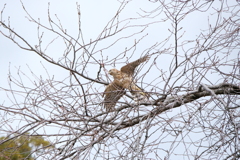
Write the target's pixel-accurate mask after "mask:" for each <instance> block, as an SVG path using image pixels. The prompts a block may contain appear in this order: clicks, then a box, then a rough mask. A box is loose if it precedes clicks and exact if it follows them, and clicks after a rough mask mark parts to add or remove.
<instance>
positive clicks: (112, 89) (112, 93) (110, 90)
mask: <svg viewBox="0 0 240 160" xmlns="http://www.w3.org/2000/svg"><path fill="white" fill-rule="evenodd" d="M124 94H125V89H124V88H123V87H121V86H118V85H116V84H115V83H114V82H112V83H110V84H109V85H108V86H107V87H106V89H105V91H104V93H103V96H104V102H103V104H104V107H105V109H106V110H107V111H108V112H109V111H113V110H114V107H115V105H116V103H117V101H118V100H119V99H120V98H121V97H122V96H123V95H124Z"/></svg>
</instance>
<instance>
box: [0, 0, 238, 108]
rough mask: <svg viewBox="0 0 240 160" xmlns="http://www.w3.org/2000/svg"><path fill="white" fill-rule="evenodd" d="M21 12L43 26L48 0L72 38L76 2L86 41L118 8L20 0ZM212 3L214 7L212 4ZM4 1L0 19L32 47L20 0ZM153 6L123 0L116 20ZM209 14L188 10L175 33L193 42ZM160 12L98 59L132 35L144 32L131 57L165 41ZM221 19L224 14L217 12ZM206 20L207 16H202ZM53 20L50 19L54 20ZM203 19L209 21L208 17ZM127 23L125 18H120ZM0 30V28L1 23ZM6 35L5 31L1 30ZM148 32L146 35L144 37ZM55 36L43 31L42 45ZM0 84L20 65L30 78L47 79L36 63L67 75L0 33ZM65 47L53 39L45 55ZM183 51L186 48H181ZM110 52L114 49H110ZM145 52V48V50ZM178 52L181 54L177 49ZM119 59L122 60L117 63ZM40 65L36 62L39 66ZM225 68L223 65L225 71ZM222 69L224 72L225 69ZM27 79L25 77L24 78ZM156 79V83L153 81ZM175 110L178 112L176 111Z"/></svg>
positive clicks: (92, 2) (109, 3) (110, 0)
mask: <svg viewBox="0 0 240 160" xmlns="http://www.w3.org/2000/svg"><path fill="white" fill-rule="evenodd" d="M22 2H23V4H24V6H25V8H26V10H27V11H28V13H29V14H30V15H31V16H32V17H34V18H35V19H38V18H40V21H41V22H43V23H44V24H46V25H48V21H47V20H48V17H47V16H48V3H49V2H50V14H51V16H52V18H54V15H55V14H56V15H57V16H58V18H59V19H60V20H61V22H62V25H63V27H64V28H66V29H67V32H68V33H69V34H70V35H72V36H73V37H74V36H76V34H77V32H78V20H77V9H76V8H77V7H76V2H77V3H78V4H79V5H80V9H81V17H82V19H81V22H82V30H83V36H84V40H85V42H89V41H90V39H95V38H96V37H98V35H99V34H100V32H101V30H102V29H103V27H104V26H105V25H106V23H108V22H109V21H110V19H111V18H112V17H113V16H114V15H115V13H116V10H117V9H118V8H119V6H120V3H119V2H118V1H117V0H101V1H100V0H78V1H76V0H74V1H73V0H68V1H59V0H51V1H50V0H31V1H29V0H23V1H22ZM214 3H216V5H215V7H216V8H218V7H219V6H218V2H214ZM232 3H234V2H232ZM4 4H6V6H5V9H4V12H3V15H2V19H4V20H5V21H7V20H8V17H10V24H11V26H12V28H14V30H15V31H16V32H17V33H19V34H21V35H22V36H23V37H24V38H26V39H27V40H28V41H29V42H30V43H31V44H32V45H33V46H34V45H35V44H37V42H38V41H37V40H38V39H37V26H36V25H35V24H33V23H30V22H29V21H28V20H27V18H26V16H27V14H26V13H25V12H24V10H23V8H22V6H21V3H20V1H18V0H1V1H0V9H2V8H3V7H4ZM154 8H157V5H156V3H150V2H149V1H148V0H132V1H130V2H129V4H128V5H127V6H126V7H125V8H124V10H123V14H122V16H121V19H127V18H132V17H138V16H139V15H140V14H143V11H142V10H145V11H150V10H153V9H154ZM210 12H213V9H212V10H210ZM210 12H201V11H199V12H196V13H194V14H191V15H189V16H188V17H187V18H186V19H184V20H183V21H182V22H181V23H180V26H179V28H180V27H183V28H182V30H181V31H180V32H179V33H184V35H183V37H182V42H183V41H185V40H193V41H194V40H195V39H196V38H197V36H198V35H199V34H200V33H201V32H202V31H203V30H205V29H207V28H208V22H210V23H213V24H214V23H215V21H216V15H211V14H209V13H210ZM161 14H162V15H163V16H158V17H157V18H152V19H151V18H150V19H144V20H136V21H135V22H134V23H135V24H139V25H141V24H144V23H147V22H148V23H151V22H154V21H160V22H159V23H156V24H152V26H151V27H149V28H147V29H146V30H145V31H144V32H143V33H141V34H139V35H138V36H135V37H133V38H130V39H124V40H122V41H120V42H119V43H118V44H117V45H115V46H113V47H112V48H111V49H109V50H103V52H102V53H101V54H102V55H103V58H106V57H110V58H114V56H115V55H118V54H119V53H121V52H123V51H124V50H125V48H126V47H128V46H131V45H132V44H134V39H137V38H138V39H139V38H140V37H142V36H146V37H145V39H143V41H142V42H141V43H140V45H138V46H137V50H136V53H135V54H134V55H133V57H131V61H132V60H135V59H137V58H139V56H140V55H141V54H142V53H143V52H144V50H145V49H147V48H149V47H151V46H152V45H153V44H155V43H156V42H161V41H163V40H164V39H166V38H167V37H168V36H169V35H170V32H169V31H168V29H170V30H171V29H172V28H171V24H170V23H169V21H168V20H167V19H166V18H165V16H164V13H161ZM222 16H223V17H224V16H226V17H227V15H222ZM208 18H209V19H208ZM54 20H55V21H56V20H57V19H56V18H55V19H54ZM208 20H209V21H208ZM126 22H127V21H126ZM1 28H2V27H1ZM138 29H139V30H141V27H139V28H133V29H129V30H127V31H126V32H124V33H122V34H120V35H119V37H121V36H125V35H129V34H131V33H132V32H136V31H137V30H138ZM5 33H7V32H5ZM147 34H148V35H147ZM56 37H57V36H56V35H52V34H50V33H48V32H45V34H44V42H43V44H44V43H45V44H44V45H47V44H48V43H49V42H51V41H52V39H54V38H56ZM114 39H116V37H113V38H112V39H111V38H110V40H109V41H105V42H99V43H100V45H98V46H97V48H96V50H97V49H100V48H101V47H102V48H104V47H105V46H107V45H109V43H111V41H114ZM194 43H195V42H191V43H189V45H186V47H188V46H189V47H190V46H191V45H192V44H194ZM171 44H174V42H173V41H172V39H170V40H169V41H168V42H167V43H166V47H169V45H171ZM0 48H1V52H0V64H1V67H0V73H1V74H0V76H1V81H0V87H4V88H8V73H9V66H10V71H11V74H12V75H14V76H16V77H17V72H18V68H21V71H23V72H24V73H26V74H27V75H31V73H30V72H29V69H28V66H29V68H31V70H32V71H33V72H34V74H36V76H42V77H45V78H47V75H46V71H45V69H44V68H43V67H42V64H44V66H45V67H47V68H48V73H49V74H50V76H53V75H54V77H56V78H55V79H59V80H62V79H64V77H66V75H68V74H69V73H67V72H66V73H62V72H61V70H60V69H59V68H58V67H56V66H53V65H51V64H48V63H47V62H45V61H44V60H43V59H41V58H40V57H39V56H38V55H36V54H34V53H32V52H29V51H24V50H21V49H20V48H19V47H17V46H16V45H15V44H14V43H12V41H10V40H8V39H6V38H5V37H3V36H2V35H1V34H0ZM164 48H165V46H163V47H160V46H159V50H163V49H164ZM64 49H65V47H64V46H63V45H62V43H60V42H59V41H56V43H53V44H52V45H51V47H49V50H48V52H49V54H51V55H53V57H58V55H62V54H63V52H64ZM184 49H186V50H187V49H188V48H184ZM115 52H116V53H115ZM145 53H146V52H145ZM101 54H100V53H96V54H95V55H96V57H95V58H96V59H97V60H101V59H102V57H101ZM180 54H183V55H184V53H183V52H182V53H180ZM236 57H237V54H232V55H231V56H230V57H229V58H233V59H234V58H236ZM154 58H155V57H153V58H151V59H150V63H148V64H147V65H148V66H149V65H150V64H151V62H152V61H153V59H154ZM170 61H171V59H168V56H166V55H163V56H159V57H158V58H157V60H156V62H157V63H159V64H160V66H161V69H163V70H164V71H167V70H168V68H169V63H170ZM122 62H124V61H122ZM41 63H42V64H41ZM122 65H123V64H122V63H121V64H118V65H117V67H118V68H119V67H121V66H122ZM112 67H113V66H107V65H106V68H107V69H110V68H112ZM227 70H228V69H227ZM227 70H226V72H228V71H227ZM89 72H93V73H94V74H95V72H97V71H96V69H95V68H92V70H91V68H90V69H89ZM154 76H156V70H150V71H149V74H148V76H146V79H145V80H149V81H151V80H152V78H153V77H154ZM30 77H31V76H30ZM208 78H209V79H210V78H212V80H213V82H215V81H216V80H217V79H216V78H215V77H214V76H213V77H208ZM156 83H157V82H156ZM101 89H102V90H101V91H99V92H103V89H104V87H102V88H101ZM0 96H1V101H0V103H1V104H3V103H4V104H10V102H9V101H8V100H7V97H6V96H5V93H4V91H2V90H0ZM177 112H178V111H177Z"/></svg>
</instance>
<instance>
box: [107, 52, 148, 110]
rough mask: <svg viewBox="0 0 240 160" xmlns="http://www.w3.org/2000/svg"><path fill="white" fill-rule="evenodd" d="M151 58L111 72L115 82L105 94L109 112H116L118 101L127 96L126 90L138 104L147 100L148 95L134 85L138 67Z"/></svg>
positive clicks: (145, 57)
mask: <svg viewBox="0 0 240 160" xmlns="http://www.w3.org/2000/svg"><path fill="white" fill-rule="evenodd" d="M149 58H150V57H149V56H144V57H142V58H140V59H138V60H136V61H134V62H131V63H128V64H127V65H125V66H123V67H122V68H121V70H120V71H119V70H117V69H111V70H109V72H108V73H109V74H110V75H111V76H113V78H114V80H113V82H112V83H110V84H109V85H108V86H107V87H106V89H105V91H104V93H103V97H104V103H103V104H104V107H105V109H106V110H107V111H108V112H110V111H113V110H114V107H115V105H116V103H117V101H118V100H119V99H120V98H121V97H122V96H123V95H124V94H125V89H128V90H129V91H130V93H131V94H132V95H133V97H134V100H135V101H137V102H139V101H141V100H144V99H146V98H147V94H146V93H144V92H143V90H142V89H141V88H139V87H138V86H137V85H136V84H135V83H134V80H133V75H134V71H135V69H136V67H137V66H138V65H139V64H141V63H143V62H145V61H147V60H148V59H149Z"/></svg>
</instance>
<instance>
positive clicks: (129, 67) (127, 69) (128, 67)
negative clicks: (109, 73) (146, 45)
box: [121, 56, 150, 76]
mask: <svg viewBox="0 0 240 160" xmlns="http://www.w3.org/2000/svg"><path fill="white" fill-rule="evenodd" d="M149 58H150V57H149V56H144V57H142V58H140V59H138V60H136V61H134V62H131V63H128V64H127V65H125V66H123V67H122V68H121V72H123V73H126V74H128V75H130V76H132V75H133V74H134V71H135V68H136V67H137V66H138V65H139V64H141V63H143V62H145V61H147V60H149Z"/></svg>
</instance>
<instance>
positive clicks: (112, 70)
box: [108, 69, 118, 76]
mask: <svg viewBox="0 0 240 160" xmlns="http://www.w3.org/2000/svg"><path fill="white" fill-rule="evenodd" d="M108 73H109V74H110V75H112V76H114V75H116V74H117V73H118V70H117V69H110V70H109V71H108Z"/></svg>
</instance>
